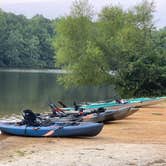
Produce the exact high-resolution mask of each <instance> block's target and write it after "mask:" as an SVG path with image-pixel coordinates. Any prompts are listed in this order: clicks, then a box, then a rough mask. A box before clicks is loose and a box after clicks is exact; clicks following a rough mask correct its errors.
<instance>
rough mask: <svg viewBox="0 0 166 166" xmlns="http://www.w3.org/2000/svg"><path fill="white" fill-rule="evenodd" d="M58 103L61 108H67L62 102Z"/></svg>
mask: <svg viewBox="0 0 166 166" xmlns="http://www.w3.org/2000/svg"><path fill="white" fill-rule="evenodd" d="M58 103H59V104H60V105H61V106H62V107H63V108H67V106H66V105H65V104H64V103H63V102H62V101H58Z"/></svg>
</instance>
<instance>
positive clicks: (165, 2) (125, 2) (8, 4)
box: [0, 0, 166, 27]
mask: <svg viewBox="0 0 166 166" xmlns="http://www.w3.org/2000/svg"><path fill="white" fill-rule="evenodd" d="M72 1H73V0H0V8H1V9H3V10H4V11H6V12H13V13H16V14H24V15H25V16H27V17H29V18H30V17H33V16H34V15H36V14H42V15H44V16H45V17H47V18H56V17H59V16H63V15H66V14H67V13H68V12H69V10H70V6H71V4H72ZM89 1H90V3H91V4H92V5H93V6H94V9H95V10H96V11H99V10H100V9H101V8H102V7H103V6H105V5H107V4H121V5H122V6H123V7H124V8H128V7H131V6H133V5H136V4H138V3H139V2H141V0H89ZM154 2H155V4H156V12H155V22H156V25H157V26H158V27H163V26H166V0H154Z"/></svg>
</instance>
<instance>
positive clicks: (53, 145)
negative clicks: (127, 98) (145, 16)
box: [0, 102, 166, 166]
mask: <svg viewBox="0 0 166 166" xmlns="http://www.w3.org/2000/svg"><path fill="white" fill-rule="evenodd" d="M0 151H1V153H0V166H7V165H9V166H31V165H35V166H38V165H40V166H46V165H49V166H55V165H56V166H63V165H64V166H93V165H97V166H99V165H102V166H108V165H110V166H119V165H122V166H131V165H133V166H134V165H136V166H166V102H162V103H160V104H157V105H153V106H149V107H146V108H142V109H140V110H139V111H138V112H136V113H135V114H134V115H132V116H130V117H128V118H126V119H125V120H121V121H116V122H110V123H108V124H106V125H105V126H104V129H103V131H102V132H101V133H100V134H99V135H98V136H96V137H94V138H84V139H83V138H27V137H16V136H5V135H1V136H0Z"/></svg>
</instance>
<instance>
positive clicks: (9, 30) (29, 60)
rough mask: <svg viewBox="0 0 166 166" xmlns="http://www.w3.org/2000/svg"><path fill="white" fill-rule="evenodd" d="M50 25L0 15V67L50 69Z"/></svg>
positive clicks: (40, 19)
mask: <svg viewBox="0 0 166 166" xmlns="http://www.w3.org/2000/svg"><path fill="white" fill-rule="evenodd" d="M54 35H55V31H54V26H53V21H50V20H48V19H46V18H44V17H42V16H38V15H37V16H35V17H33V18H32V19H27V18H26V17H24V16H22V15H15V14H12V13H5V12H3V11H0V67H28V68H53V67H54V49H53V46H52V38H53V36H54Z"/></svg>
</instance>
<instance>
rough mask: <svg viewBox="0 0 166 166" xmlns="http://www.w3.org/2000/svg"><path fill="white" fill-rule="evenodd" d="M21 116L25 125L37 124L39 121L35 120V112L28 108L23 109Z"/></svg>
mask: <svg viewBox="0 0 166 166" xmlns="http://www.w3.org/2000/svg"><path fill="white" fill-rule="evenodd" d="M22 112H23V118H24V120H23V121H24V123H25V124H26V125H27V126H39V123H38V122H37V116H36V114H35V113H33V112H32V110H30V109H26V110H23V111H22Z"/></svg>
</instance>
